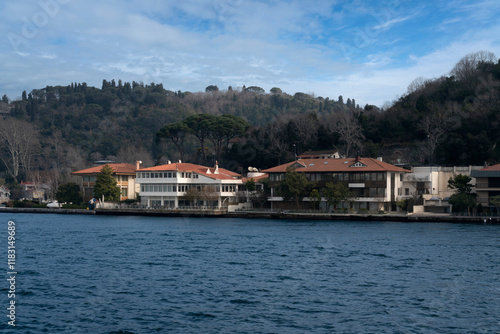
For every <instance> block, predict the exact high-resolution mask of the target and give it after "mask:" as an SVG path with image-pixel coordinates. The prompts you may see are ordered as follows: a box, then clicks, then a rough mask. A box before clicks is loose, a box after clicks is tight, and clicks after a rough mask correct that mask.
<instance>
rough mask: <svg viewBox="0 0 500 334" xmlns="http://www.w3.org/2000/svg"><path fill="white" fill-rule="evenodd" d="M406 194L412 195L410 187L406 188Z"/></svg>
mask: <svg viewBox="0 0 500 334" xmlns="http://www.w3.org/2000/svg"><path fill="white" fill-rule="evenodd" d="M405 195H406V196H410V188H405Z"/></svg>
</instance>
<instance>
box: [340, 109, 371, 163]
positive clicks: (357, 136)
mask: <svg viewBox="0 0 500 334" xmlns="http://www.w3.org/2000/svg"><path fill="white" fill-rule="evenodd" d="M335 132H337V133H338V134H339V136H340V141H341V142H343V143H344V145H345V146H344V151H345V155H346V157H349V156H350V154H351V153H352V150H353V149H356V148H361V147H362V141H363V140H364V139H365V136H364V135H363V132H362V128H361V126H360V124H359V121H358V119H357V118H356V117H354V114H352V113H350V112H339V113H337V114H336V124H335Z"/></svg>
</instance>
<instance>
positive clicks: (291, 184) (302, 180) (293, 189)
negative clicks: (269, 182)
mask: <svg viewBox="0 0 500 334" xmlns="http://www.w3.org/2000/svg"><path fill="white" fill-rule="evenodd" d="M314 185H315V182H311V181H309V180H308V179H307V178H306V175H305V174H304V173H299V172H297V171H296V170H295V169H293V168H289V169H288V170H287V172H286V174H285V178H284V179H283V181H282V182H280V184H279V185H278V187H277V188H276V191H277V192H278V195H280V196H282V197H283V199H284V200H285V201H290V200H293V201H294V202H295V206H296V208H297V209H298V208H299V202H301V201H302V200H303V198H304V197H306V196H309V195H310V193H311V190H312V188H313V187H314Z"/></svg>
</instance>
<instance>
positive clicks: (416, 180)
mask: <svg viewBox="0 0 500 334" xmlns="http://www.w3.org/2000/svg"><path fill="white" fill-rule="evenodd" d="M481 168H482V166H454V167H440V166H420V167H412V168H411V173H408V174H406V175H404V177H403V183H402V187H401V189H400V190H399V192H400V194H399V195H401V198H403V199H409V198H420V197H422V198H423V205H420V206H415V207H414V210H415V211H414V212H437V213H448V212H450V210H451V207H450V204H449V203H448V199H449V197H450V196H451V195H453V194H454V192H455V190H454V189H450V188H448V180H449V179H450V178H453V177H455V176H457V175H459V174H462V175H467V176H470V175H471V173H472V171H474V170H478V169H481ZM471 184H473V185H474V184H475V180H474V179H472V181H471Z"/></svg>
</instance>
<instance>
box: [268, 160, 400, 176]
mask: <svg viewBox="0 0 500 334" xmlns="http://www.w3.org/2000/svg"><path fill="white" fill-rule="evenodd" d="M356 162H360V163H361V164H362V165H364V166H363V167H351V166H353V165H354V164H356ZM290 166H293V167H295V168H296V170H297V172H312V173H321V172H409V171H408V170H406V169H404V168H401V167H397V166H394V165H391V164H389V163H387V162H383V161H380V160H377V159H373V158H359V159H357V158H345V159H301V160H297V161H292V162H289V163H286V164H283V165H279V166H276V167H272V168H269V169H266V170H263V172H265V173H285V172H286V170H287V168H288V167H290Z"/></svg>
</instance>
